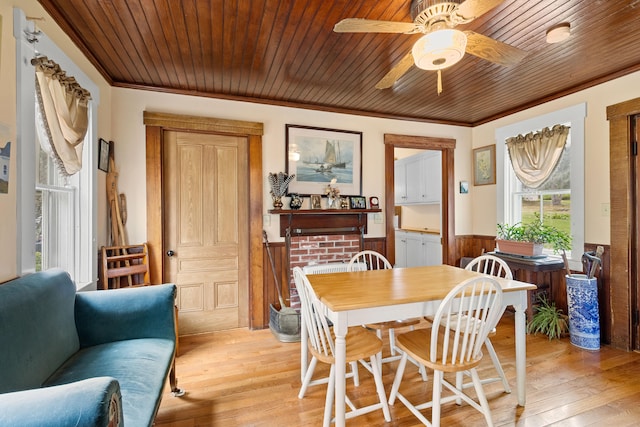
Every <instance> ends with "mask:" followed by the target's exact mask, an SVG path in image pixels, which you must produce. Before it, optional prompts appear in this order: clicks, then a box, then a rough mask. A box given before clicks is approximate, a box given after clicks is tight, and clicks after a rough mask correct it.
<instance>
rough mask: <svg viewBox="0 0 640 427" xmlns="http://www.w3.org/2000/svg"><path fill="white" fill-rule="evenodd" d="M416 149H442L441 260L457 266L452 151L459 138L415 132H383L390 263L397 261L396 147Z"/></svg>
mask: <svg viewBox="0 0 640 427" xmlns="http://www.w3.org/2000/svg"><path fill="white" fill-rule="evenodd" d="M395 148H416V149H420V150H431V151H441V152H442V199H441V202H440V203H441V206H442V225H441V227H442V228H443V229H442V230H441V235H442V263H443V264H449V265H455V263H456V259H455V258H456V246H455V245H456V239H455V236H456V230H455V206H454V194H455V193H454V191H455V190H454V185H453V180H454V176H453V172H454V169H453V159H454V155H453V154H454V153H453V150H455V148H456V140H455V139H451V138H435V137H429V136H412V135H396V134H385V135H384V172H385V184H384V186H385V201H384V204H385V206H384V212H385V218H386V220H385V222H386V224H385V225H386V235H387V240H386V244H387V247H386V254H387V258H388V259H389V261H390V262H391V264H395V261H396V246H395V240H396V239H395V236H396V232H395V227H394V225H393V217H394V215H395V181H394V179H395V178H394V160H395V159H394V149H395Z"/></svg>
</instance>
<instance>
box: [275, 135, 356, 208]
mask: <svg viewBox="0 0 640 427" xmlns="http://www.w3.org/2000/svg"><path fill="white" fill-rule="evenodd" d="M285 132H286V154H287V168H286V169H287V170H286V172H287V174H289V175H291V174H295V178H294V179H293V180H292V181H291V182H290V183H289V188H288V189H287V191H288V193H289V194H291V193H298V194H299V195H304V196H308V195H310V194H322V195H325V194H326V191H325V190H326V189H327V186H328V185H329V184H330V183H331V181H332V180H333V179H335V180H336V181H335V184H333V185H332V187H333V188H338V190H340V195H341V196H360V195H361V193H362V132H356V131H349V130H338V129H325V128H317V127H311V126H299V125H286V126H285Z"/></svg>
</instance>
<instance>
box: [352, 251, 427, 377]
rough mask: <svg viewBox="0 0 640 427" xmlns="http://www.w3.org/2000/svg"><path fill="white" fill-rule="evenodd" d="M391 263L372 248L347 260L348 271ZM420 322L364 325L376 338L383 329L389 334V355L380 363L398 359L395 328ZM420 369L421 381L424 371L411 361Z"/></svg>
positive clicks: (405, 320) (386, 265) (381, 359)
mask: <svg viewBox="0 0 640 427" xmlns="http://www.w3.org/2000/svg"><path fill="white" fill-rule="evenodd" d="M391 268H392V266H391V263H390V262H389V260H388V259H387V258H385V256H384V255H382V254H381V253H379V252H376V251H372V250H364V251H360V252H358V253H357V254H355V255H354V256H353V257H351V260H350V261H349V268H348V271H361V270H388V269H391ZM419 323H420V319H403V320H391V321H388V322H379V323H369V324H367V325H365V327H367V328H369V329H372V330H374V331H376V335H377V336H378V338H380V339H382V333H383V331H387V333H388V334H389V350H390V352H391V355H390V356H388V357H384V358H383V357H382V356H380V363H381V364H382V363H388V362H394V361H396V360H400V357H401V353H402V352H401V351H400V350H399V349H398V347H397V346H396V339H395V330H396V329H399V328H411V329H413V327H414V326H415V325H417V324H419ZM412 362H413V363H414V364H415V365H416V366H417V367H418V368H419V370H420V375H422V379H423V381H426V380H427V374H426V371H425V370H424V369H423V368H422V366H421V365H420V364H419V363H417V362H415V361H412ZM363 366H364V367H365V368H367V369H368V370H370V369H371V367H370V366H369V365H368V364H366V363H364V364H363Z"/></svg>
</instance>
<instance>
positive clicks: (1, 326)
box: [0, 269, 80, 393]
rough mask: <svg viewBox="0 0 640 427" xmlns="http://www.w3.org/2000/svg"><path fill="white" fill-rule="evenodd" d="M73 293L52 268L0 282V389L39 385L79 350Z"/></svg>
mask: <svg viewBox="0 0 640 427" xmlns="http://www.w3.org/2000/svg"><path fill="white" fill-rule="evenodd" d="M75 294H76V287H75V285H74V283H73V282H72V281H71V278H70V277H69V274H67V273H66V272H64V271H62V270H55V269H54V270H48V271H45V272H42V273H38V274H31V275H28V276H24V277H21V278H19V279H16V280H13V281H11V282H9V283H6V284H4V285H0V337H2V343H0V366H1V367H2V373H1V374H0V393H6V392H11V391H18V390H26V389H30V388H36V387H40V386H41V385H42V384H43V382H44V381H45V380H46V379H47V378H48V377H49V376H50V375H51V373H52V372H54V371H55V370H56V369H57V368H58V366H60V365H61V364H62V363H63V362H64V361H65V360H67V359H68V358H69V357H71V355H73V354H74V353H75V352H76V351H78V349H79V347H80V345H79V341H78V334H77V332H76V324H75V319H74V304H75Z"/></svg>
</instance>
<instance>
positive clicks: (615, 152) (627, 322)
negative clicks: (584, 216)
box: [607, 98, 640, 351]
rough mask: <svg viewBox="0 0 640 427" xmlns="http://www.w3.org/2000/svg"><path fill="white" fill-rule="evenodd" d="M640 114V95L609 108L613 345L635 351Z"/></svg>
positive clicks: (637, 343)
mask: <svg viewBox="0 0 640 427" xmlns="http://www.w3.org/2000/svg"><path fill="white" fill-rule="evenodd" d="M637 114H640V98H635V99H632V100H629V101H625V102H621V103H619V104H614V105H610V106H608V107H607V120H609V180H610V182H609V197H610V202H611V210H610V212H611V213H610V233H611V234H610V240H611V245H610V249H609V258H610V269H609V271H610V273H609V274H610V278H609V280H610V282H611V283H610V301H611V313H612V316H611V345H612V346H613V347H614V348H619V349H623V350H626V351H630V350H636V349H638V347H639V346H640V343H639V342H638V341H640V338H639V337H637V336H636V329H637V325H634V323H633V319H634V317H635V316H634V313H635V312H636V310H637V309H636V306H637V305H638V294H639V293H640V292H639V289H638V287H639V286H640V284H639V283H638V279H639V278H638V277H637V273H638V272H637V269H636V268H635V266H632V265H631V262H632V257H631V251H632V250H633V248H634V243H633V240H634V239H635V238H637V236H634V234H637V232H638V230H637V229H636V228H635V226H634V224H633V221H634V219H635V218H637V216H638V215H639V214H640V207H638V205H637V202H638V200H637V199H636V195H635V193H634V183H633V182H632V180H633V179H635V178H636V177H634V176H632V161H634V160H633V159H632V156H633V154H632V153H631V142H632V135H631V123H630V121H631V120H632V117H633V116H635V115H637Z"/></svg>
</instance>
